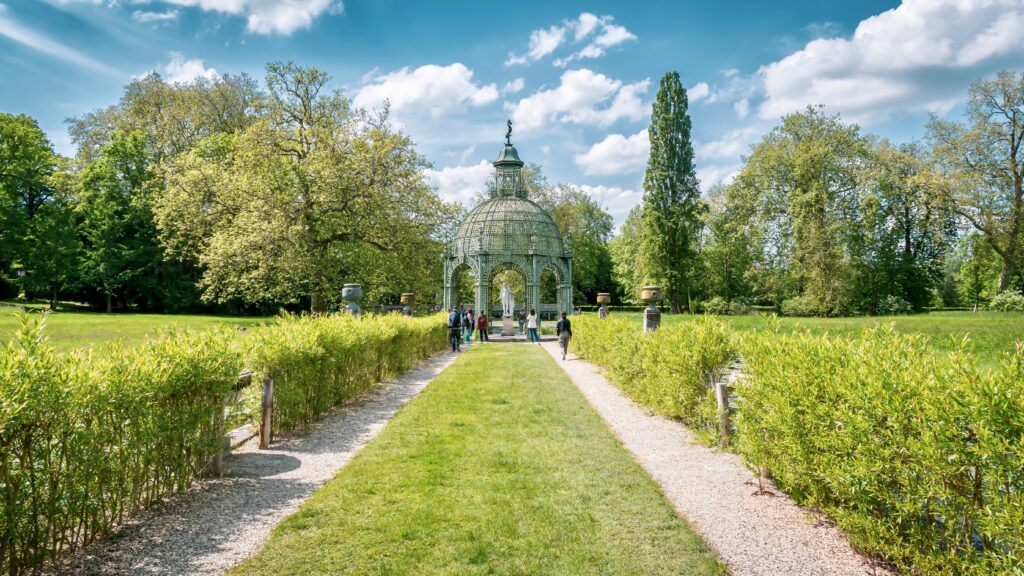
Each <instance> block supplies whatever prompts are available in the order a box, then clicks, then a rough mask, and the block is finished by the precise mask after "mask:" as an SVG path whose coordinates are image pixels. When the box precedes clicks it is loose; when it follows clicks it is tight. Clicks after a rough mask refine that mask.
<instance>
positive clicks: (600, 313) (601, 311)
mask: <svg viewBox="0 0 1024 576" xmlns="http://www.w3.org/2000/svg"><path fill="white" fill-rule="evenodd" d="M597 317H598V318H600V319H601V320H604V319H605V318H607V317H608V307H607V306H601V307H600V308H598V309H597Z"/></svg>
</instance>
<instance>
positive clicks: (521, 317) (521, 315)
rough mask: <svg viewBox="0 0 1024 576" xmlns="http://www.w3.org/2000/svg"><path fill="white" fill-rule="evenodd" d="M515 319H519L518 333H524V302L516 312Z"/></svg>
mask: <svg viewBox="0 0 1024 576" xmlns="http://www.w3.org/2000/svg"><path fill="white" fill-rule="evenodd" d="M516 320H518V321H519V333H520V334H526V304H523V307H522V308H520V309H519V312H516Z"/></svg>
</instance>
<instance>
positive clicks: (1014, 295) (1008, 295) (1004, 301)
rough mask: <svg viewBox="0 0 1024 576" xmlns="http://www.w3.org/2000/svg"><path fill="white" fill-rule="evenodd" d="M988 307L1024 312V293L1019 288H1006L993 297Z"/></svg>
mask: <svg viewBox="0 0 1024 576" xmlns="http://www.w3.org/2000/svg"><path fill="white" fill-rule="evenodd" d="M988 309H989V310H998V311H999V312H1024V295H1021V293H1020V292H1019V291H1017V290H1005V291H1003V292H1000V293H999V294H996V295H995V297H993V298H992V300H991V301H990V302H989V303H988Z"/></svg>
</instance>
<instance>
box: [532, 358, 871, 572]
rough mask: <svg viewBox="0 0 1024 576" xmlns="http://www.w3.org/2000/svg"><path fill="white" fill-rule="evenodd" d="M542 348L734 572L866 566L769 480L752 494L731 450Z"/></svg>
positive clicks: (596, 372) (594, 371)
mask: <svg viewBox="0 0 1024 576" xmlns="http://www.w3.org/2000/svg"><path fill="white" fill-rule="evenodd" d="M544 348H545V349H547V351H548V352H549V353H550V354H551V355H552V356H553V357H554V358H555V360H556V361H557V362H558V364H559V365H560V366H561V367H562V368H564V369H565V371H566V372H567V373H568V374H569V377H570V378H571V379H572V381H573V383H574V384H575V385H576V387H577V388H579V390H580V392H582V393H583V396H584V397H586V399H587V401H589V402H590V404H591V405H592V406H593V407H594V408H595V409H596V410H597V412H598V413H599V414H600V415H601V417H602V418H604V420H605V422H607V423H608V425H609V426H610V427H611V429H612V431H613V432H615V434H616V435H617V436H618V437H619V438H620V439H621V440H622V443H623V444H624V445H625V447H626V448H627V449H628V450H629V451H630V452H632V453H633V455H634V457H635V458H636V459H637V461H638V462H639V463H640V465H641V466H643V467H644V469H645V470H647V473H648V474H650V475H651V477H653V478H654V480H655V481H656V482H657V483H658V484H659V485H661V488H662V490H664V492H665V495H666V496H667V497H668V499H669V500H670V501H671V502H672V504H673V505H674V506H675V507H676V510H678V511H679V513H680V515H682V516H683V517H684V518H686V519H687V520H689V521H690V523H691V524H692V525H693V526H694V527H695V528H696V529H697V531H698V532H700V534H701V535H702V536H703V537H704V539H705V540H706V541H707V542H708V544H710V545H711V546H712V547H713V548H714V549H715V550H716V551H717V552H718V554H719V557H720V558H722V560H723V561H725V563H726V564H728V565H729V567H730V571H731V574H733V576H755V575H766V576H767V575H772V576H782V575H786V574H793V575H799V576H811V575H826V574H827V575H832V574H844V575H845V574H850V575H858V576H860V575H863V574H866V573H870V568H869V565H868V563H867V561H866V560H865V559H863V558H862V557H861V556H860V555H859V554H857V553H856V552H854V551H853V550H852V549H851V548H850V545H849V543H848V541H847V540H846V537H845V536H844V535H843V534H842V533H841V532H840V531H839V530H838V529H836V528H835V527H832V526H828V525H817V524H816V523H815V520H814V519H813V518H811V515H810V514H809V513H808V512H807V511H806V510H804V509H802V508H800V507H799V506H797V505H796V503H794V502H793V500H791V499H790V498H789V497H788V496H786V495H785V494H783V493H781V492H778V491H777V490H774V487H772V488H773V491H774V492H775V493H776V494H777V496H774V497H772V496H754V495H753V494H752V493H753V491H754V490H755V489H756V483H755V478H754V476H753V475H752V474H751V473H750V472H749V471H748V470H747V469H746V468H744V467H743V465H742V464H741V462H740V459H739V457H738V456H737V455H735V454H731V453H728V452H720V451H716V450H713V449H711V448H708V447H706V446H704V445H702V444H700V442H699V441H698V440H697V439H696V438H695V437H694V435H693V433H692V432H690V430H688V429H687V428H686V427H685V426H683V425H682V424H680V423H679V422H675V421H672V420H669V419H667V418H663V417H661V416H657V415H653V414H651V412H650V411H649V410H646V409H644V408H641V407H640V406H638V405H637V404H636V403H634V402H633V401H632V400H630V399H629V398H627V397H626V396H625V395H623V393H622V392H621V391H620V390H619V389H618V388H616V387H615V386H613V385H611V384H609V383H608V381H607V380H605V378H604V376H602V375H601V371H600V369H599V368H598V367H596V366H594V365H593V364H590V363H589V362H586V361H584V360H580V359H578V358H576V356H574V355H572V354H569V356H568V357H567V358H568V360H566V361H563V360H562V359H561V357H562V355H561V351H560V350H559V349H558V345H557V344H556V343H550V344H549V343H545V344H544ZM752 483H754V485H751V484H752ZM879 573H882V572H881V571H879Z"/></svg>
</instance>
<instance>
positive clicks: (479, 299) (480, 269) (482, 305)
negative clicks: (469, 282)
mask: <svg viewBox="0 0 1024 576" xmlns="http://www.w3.org/2000/svg"><path fill="white" fill-rule="evenodd" d="M478 258H479V260H478V261H477V275H476V291H475V292H476V294H475V298H474V303H473V310H474V312H475V313H477V314H479V313H480V312H481V311H484V310H487V299H488V297H489V296H490V294H489V292H490V290H489V287H490V284H489V283H488V281H487V278H488V277H490V271H489V270H488V269H487V260H486V258H485V257H484V256H478Z"/></svg>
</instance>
